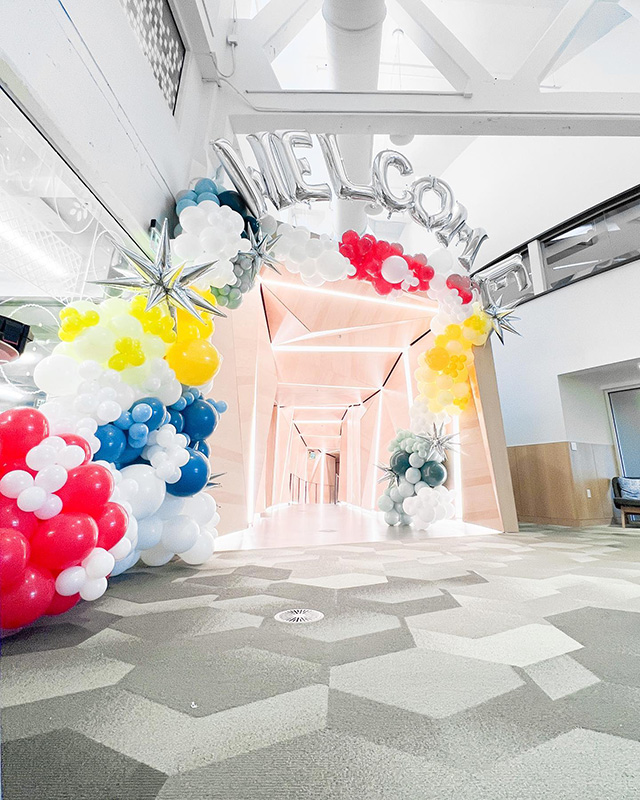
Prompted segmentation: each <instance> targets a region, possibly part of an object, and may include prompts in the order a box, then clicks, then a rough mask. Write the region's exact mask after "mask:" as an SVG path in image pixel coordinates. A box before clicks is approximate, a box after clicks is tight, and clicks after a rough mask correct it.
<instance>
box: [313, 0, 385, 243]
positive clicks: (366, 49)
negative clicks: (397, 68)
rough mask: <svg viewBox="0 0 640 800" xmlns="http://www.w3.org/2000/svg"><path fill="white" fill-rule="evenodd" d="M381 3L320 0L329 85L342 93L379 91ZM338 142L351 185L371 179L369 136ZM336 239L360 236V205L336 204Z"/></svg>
mask: <svg viewBox="0 0 640 800" xmlns="http://www.w3.org/2000/svg"><path fill="white" fill-rule="evenodd" d="M386 13H387V9H386V5H385V0H348V2H345V0H324V3H323V6H322V15H323V17H324V19H325V22H326V25H327V46H328V50H329V73H330V75H331V86H332V89H334V90H335V91H342V92H375V91H376V90H377V88H378V71H379V68H380V45H381V41H382V23H383V22H384V18H385V16H386ZM338 142H339V144H340V149H341V151H342V156H343V159H344V163H345V166H346V168H347V174H348V175H349V177H350V178H351V180H352V181H354V182H355V183H369V181H370V178H371V155H372V149H373V136H372V135H371V134H341V135H339V136H338ZM335 224H336V235H337V236H341V235H342V233H343V232H344V231H346V230H349V229H353V230H356V231H358V233H363V232H364V229H365V228H366V225H367V217H366V214H365V211H364V204H363V203H361V202H355V201H350V200H338V201H336V222H335Z"/></svg>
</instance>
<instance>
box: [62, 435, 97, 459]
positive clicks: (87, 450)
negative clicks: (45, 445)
mask: <svg viewBox="0 0 640 800" xmlns="http://www.w3.org/2000/svg"><path fill="white" fill-rule="evenodd" d="M60 438H61V439H64V440H65V442H66V443H67V444H77V445H78V447H81V448H82V449H83V450H84V461H83V462H82V463H83V464H88V463H89V461H91V459H92V457H93V453H92V452H91V447H89V442H88V441H87V440H86V439H83V438H82V436H78V435H77V434H76V433H61V434H60Z"/></svg>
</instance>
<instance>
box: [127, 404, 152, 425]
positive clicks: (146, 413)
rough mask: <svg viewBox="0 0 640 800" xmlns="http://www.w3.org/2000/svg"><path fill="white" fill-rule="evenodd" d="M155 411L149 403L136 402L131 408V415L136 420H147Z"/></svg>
mask: <svg viewBox="0 0 640 800" xmlns="http://www.w3.org/2000/svg"><path fill="white" fill-rule="evenodd" d="M152 414H153V411H152V410H151V406H150V405H149V403H136V405H135V406H133V408H132V409H131V417H132V418H133V421H134V422H147V421H148V420H150V419H151V415H152Z"/></svg>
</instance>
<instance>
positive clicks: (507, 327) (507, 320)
mask: <svg viewBox="0 0 640 800" xmlns="http://www.w3.org/2000/svg"><path fill="white" fill-rule="evenodd" d="M483 311H484V313H485V314H486V315H487V316H488V317H489V319H490V320H491V332H490V333H495V335H496V336H497V337H498V339H500V341H501V342H502V344H504V332H505V331H508V332H509V333H515V334H516V336H520V333H519V331H517V330H516V329H515V328H514V327H513V325H512V324H511V323H512V322H517V321H518V320H519V319H520V317H514V316H513V313H512V312H513V306H499V305H496V304H495V303H489V305H487V306H485V308H484V309H483Z"/></svg>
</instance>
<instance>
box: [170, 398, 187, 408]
mask: <svg viewBox="0 0 640 800" xmlns="http://www.w3.org/2000/svg"><path fill="white" fill-rule="evenodd" d="M186 407H187V401H186V400H185V399H184V397H179V398H178V399H177V400H176V402H175V403H174V404H173V405H172V406H169V408H173V409H174V410H175V411H184V410H185V408H186Z"/></svg>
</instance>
